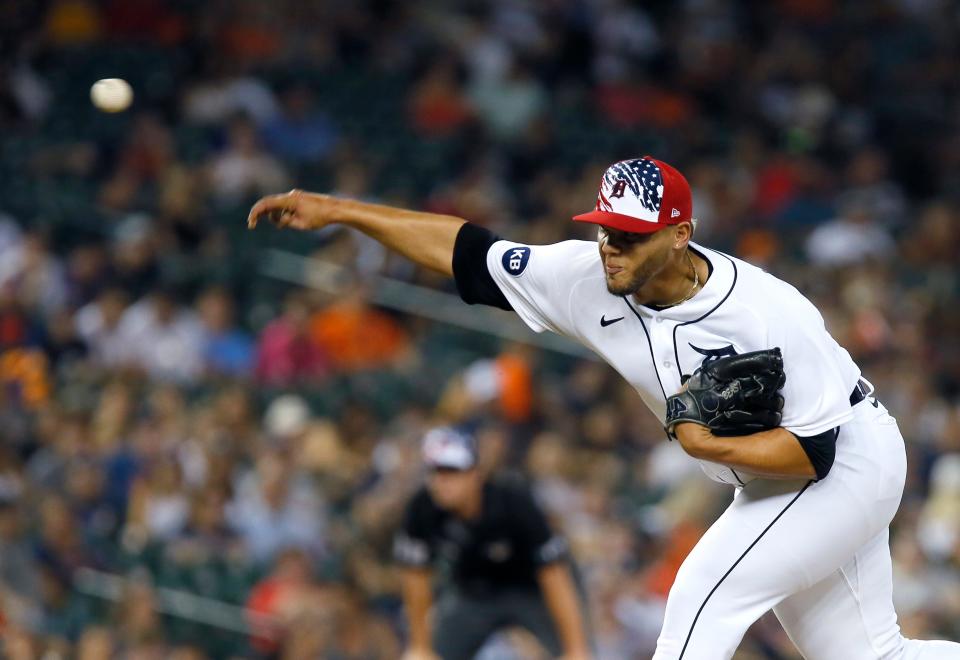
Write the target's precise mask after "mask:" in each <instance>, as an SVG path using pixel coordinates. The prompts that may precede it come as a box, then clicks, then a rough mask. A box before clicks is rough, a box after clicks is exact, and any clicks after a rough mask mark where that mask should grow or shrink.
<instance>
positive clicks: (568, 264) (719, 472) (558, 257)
mask: <svg viewBox="0 0 960 660" xmlns="http://www.w3.org/2000/svg"><path fill="white" fill-rule="evenodd" d="M691 247H692V248H693V249H694V250H695V252H696V253H697V254H698V255H700V256H701V257H703V258H704V259H706V260H707V261H708V262H709V263H710V267H711V271H712V272H711V275H710V277H709V279H708V280H707V282H706V284H705V285H704V287H703V289H701V290H700V291H699V292H698V293H697V295H695V296H694V297H693V298H692V299H690V300H688V301H687V302H684V303H682V304H680V305H675V306H673V307H668V308H666V309H663V310H656V309H653V308H650V307H646V306H644V305H639V304H637V303H636V302H635V301H634V300H632V299H631V298H630V297H621V296H616V295H613V294H611V293H610V292H608V291H607V286H606V280H605V277H604V272H603V264H602V261H601V259H600V254H599V251H598V247H597V244H596V243H594V242H592V241H565V242H562V243H556V244H553V245H537V246H526V245H521V244H518V243H511V242H509V241H498V242H497V243H495V244H494V245H493V246H492V247H491V248H490V250H489V252H488V253H487V268H488V269H489V271H490V274H491V275H492V277H493V279H494V281H496V283H497V285H498V286H499V287H500V289H501V291H502V292H503V294H504V296H505V297H506V298H507V300H508V301H509V302H510V304H511V305H512V306H513V309H514V310H515V311H516V312H517V314H518V315H519V316H520V318H522V319H523V320H524V322H526V324H527V325H528V326H530V327H531V328H532V329H533V330H535V331H536V332H543V331H544V330H551V331H553V332H556V333H558V334H561V335H565V336H568V337H571V338H573V339H576V340H577V341H579V342H581V343H583V344H584V345H585V346H587V347H588V348H590V349H591V350H593V351H594V352H595V353H597V355H599V356H600V357H602V358H603V359H604V360H606V361H607V362H608V363H609V364H610V365H612V366H613V367H614V368H615V369H616V370H617V371H619V372H620V373H621V374H622V375H623V377H624V378H626V379H627V381H628V382H629V383H630V384H631V385H633V387H634V388H635V389H636V390H637V392H639V394H640V397H641V398H642V399H643V401H644V403H646V405H647V407H648V408H650V410H651V411H652V412H653V413H654V414H655V415H656V416H657V417H658V418H659V419H661V420H663V419H664V417H665V412H666V408H665V404H666V399H667V397H668V396H670V395H672V394H675V393H676V392H677V391H679V389H680V385H681V376H682V375H685V374H687V375H689V374H692V373H693V372H694V371H695V370H696V369H697V368H698V367H699V366H700V365H701V364H702V363H703V362H704V361H705V360H709V359H716V358H719V357H722V356H724V355H732V354H734V353H738V354H739V353H746V352H749V351H756V350H762V349H767V348H773V347H775V346H779V347H780V349H781V351H782V353H783V364H784V372H785V373H786V377H787V379H786V385H785V386H784V389H783V397H784V400H785V403H784V407H783V419H782V422H781V425H782V426H783V427H785V428H786V429H787V430H789V431H791V432H793V433H794V434H796V435H798V436H813V435H817V434H819V433H822V432H824V431H827V430H829V429H832V428H834V427H837V426H839V425H840V424H843V423H845V422H848V421H850V419H852V418H853V412H852V410H851V408H850V403H849V397H850V392H851V391H852V390H853V389H854V387H855V386H856V384H857V380H858V379H859V377H860V370H859V368H858V367H857V365H856V364H855V363H854V362H853V360H852V359H851V358H850V355H849V354H848V353H847V351H846V350H844V349H843V348H842V347H841V346H840V345H839V344H837V342H836V341H835V340H834V339H833V337H831V336H830V334H829V333H828V332H827V330H826V328H825V327H824V323H823V318H822V317H821V316H820V313H819V312H818V311H817V309H816V308H815V307H814V306H813V305H812V304H811V303H810V301H808V300H807V299H806V298H805V297H804V296H803V295H802V294H801V293H800V292H799V291H797V290H796V289H795V288H794V287H792V286H790V285H789V284H787V283H785V282H783V281H781V280H778V279H777V278H775V277H774V276H772V275H770V274H769V273H766V272H764V271H763V270H761V269H759V268H757V267H755V266H752V265H750V264H748V263H746V262H743V261H740V260H739V259H735V258H733V257H730V256H728V255H726V254H723V253H722V252H717V251H715V250H710V249H707V248H704V247H702V246H699V245H696V244H694V243H691ZM701 463H702V464H703V467H704V471H705V472H706V473H707V474H708V475H710V476H711V477H712V478H714V479H716V480H718V481H727V479H726V478H725V477H724V475H725V474H727V473H728V472H727V471H726V470H723V469H720V468H719V466H713V465H710V464H709V463H707V462H706V461H701ZM733 474H734V477H735V478H736V479H743V478H746V477H747V475H744V474H743V472H742V471H738V472H736V473H733ZM733 483H736V482H733Z"/></svg>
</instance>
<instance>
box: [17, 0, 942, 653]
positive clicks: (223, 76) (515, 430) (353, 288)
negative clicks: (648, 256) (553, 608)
mask: <svg viewBox="0 0 960 660" xmlns="http://www.w3.org/2000/svg"><path fill="white" fill-rule="evenodd" d="M958 44H960V9H958V7H957V5H956V3H952V2H948V1H947V0H882V1H878V2H870V3H846V2H839V0H803V1H795V0H777V1H776V2H755V1H747V0H744V1H742V2H732V1H724V0H684V1H682V2H645V3H633V2H627V1H626V0H548V1H545V2H533V1H532V0H528V1H519V2H518V1H516V0H486V1H480V0H475V1H470V2H467V1H464V2H440V1H429V0H423V1H418V2H392V1H390V0H363V1H358V2H349V3H342V2H327V1H321V0H317V1H315V2H302V1H300V0H274V1H273V2H270V3H263V2H259V1H258V0H232V1H230V2H226V1H220V0H217V1H213V2H203V3H195V2H191V1H188V0H169V1H165V0H140V1H138V2H136V3H130V2H125V1H124V0H43V1H39V2H38V1H35V0H9V1H7V2H4V3H2V6H0V626H2V630H3V651H2V653H3V655H4V657H8V658H33V657H44V658H66V657H76V658H81V659H83V660H93V659H100V658H113V657H123V658H137V659H143V660H153V659H154V658H157V659H160V658H169V659H178V660H186V659H191V660H193V659H200V658H227V657H237V658H268V657H275V658H288V659H291V660H292V659H301V658H303V659H306V658H320V657H322V658H332V659H337V660H341V659H342V660H347V659H351V660H352V659H356V660H360V659H363V660H366V659H368V658H369V659H379V658H384V659H385V658H395V657H398V655H399V653H400V649H402V646H403V640H404V635H405V630H404V624H403V619H402V616H401V612H400V607H399V600H398V593H397V576H396V573H395V569H394V567H393V566H392V565H391V562H390V544H391V539H392V535H393V533H394V531H395V529H396V526H397V524H398V521H399V513H400V511H401V510H402V506H403V504H404V501H405V499H406V497H407V496H408V495H409V494H410V493H411V492H412V490H413V489H414V488H415V487H416V486H417V485H418V483H419V481H420V479H421V478H422V474H421V466H420V464H419V457H418V441H419V438H420V437H421V434H422V433H423V431H424V429H426V428H428V427H429V425H430V424H432V423H435V422H436V421H438V420H443V421H445V422H452V423H458V424H462V425H464V426H466V427H468V428H471V429H472V430H474V431H476V432H477V433H478V434H479V436H480V440H481V448H482V452H483V454H484V460H485V461H486V465H487V466H488V468H489V469H507V470H523V471H525V472H526V473H527V474H528V475H529V477H530V479H531V480H532V483H533V485H534V488H535V491H536V493H537V494H538V496H539V497H541V498H542V501H543V503H544V504H545V506H546V507H547V509H548V510H549V511H551V512H552V513H553V514H555V516H556V524H557V526H558V527H559V528H561V529H562V530H563V531H564V532H565V533H566V534H567V535H568V537H569V538H570V540H571V543H572V547H573V550H574V555H575V556H576V558H577V560H578V562H579V564H580V567H581V570H582V573H583V575H584V578H585V581H586V585H587V588H588V593H589V596H590V603H589V605H590V616H591V621H592V626H593V629H594V632H595V637H596V640H597V644H598V657H599V658H603V659H611V660H612V659H622V658H634V657H646V656H648V655H649V654H650V653H651V651H652V648H653V645H654V642H655V639H656V635H657V632H658V628H659V622H660V619H661V616H662V611H663V604H664V598H665V595H666V593H667V591H668V589H669V586H670V584H671V581H672V579H673V576H674V574H675V571H676V569H677V567H678V566H679V564H680V562H681V561H682V559H683V557H684V556H685V553H686V552H687V551H688V550H689V549H690V548H691V547H692V546H693V544H694V543H695V542H696V540H697V539H698V538H699V535H700V534H701V533H702V532H703V530H704V529H706V527H707V526H708V525H709V523H710V522H711V521H712V520H713V519H714V518H715V517H716V515H718V513H719V512H720V511H722V509H723V508H724V506H725V505H726V503H727V502H728V501H729V498H730V496H731V493H730V492H729V491H728V490H725V489H723V488H720V487H719V486H716V485H713V484H711V483H710V482H708V481H707V480H706V478H705V477H704V476H703V475H702V474H700V472H699V469H698V468H697V466H696V463H695V462H694V461H692V460H690V459H688V458H687V457H686V456H685V455H684V454H683V452H682V450H680V449H679V448H678V447H677V446H676V445H675V444H669V443H667V442H665V437H664V434H663V432H662V430H661V428H660V423H659V421H658V420H656V419H653V418H652V416H651V415H650V414H649V413H648V412H646V410H645V409H644V408H643V407H642V406H641V405H640V401H639V400H638V399H637V397H636V394H635V393H634V392H633V391H631V390H630V389H629V387H627V386H626V385H625V384H624V383H622V382H621V381H620V379H619V378H618V377H617V376H616V375H615V374H613V373H612V372H611V370H610V369H609V368H607V367H606V366H603V365H601V364H599V363H597V362H594V361H591V360H577V359H573V358H571V357H569V356H560V355H557V354H554V353H552V352H551V351H548V350H545V349H543V348H537V347H536V346H528V345H523V344H509V343H499V342H496V341H493V340H491V339H490V338H489V337H485V336H480V335H477V334H474V333H471V332H468V331H465V330H455V329H451V328H448V327H445V326H442V325H441V324H438V323H432V322H429V321H426V320H425V319H424V318H421V317H419V316H418V315H417V314H410V313H408V314H401V313H398V312H394V311H390V310H388V309H384V308H382V307H378V306H375V305H373V304H372V303H371V295H372V294H373V293H374V291H373V289H374V288H375V286H376V284H375V283H376V282H377V281H378V280H377V279H376V278H377V277H380V276H389V277H390V278H393V279H399V280H403V281H406V282H411V283H417V284H422V285H427V286H432V287H436V288H438V289H441V290H443V291H446V292H451V291H452V288H451V284H450V283H449V282H444V281H441V280H439V279H437V278H436V277H435V276H432V275H430V274H428V273H423V272H419V271H417V270H416V269H414V268H413V267H411V266H410V264H408V263H406V262H403V261H402V260H399V259H397V258H394V257H392V256H390V255H387V254H385V253H384V252H383V251H382V250H381V249H380V248H379V247H378V246H377V245H376V244H375V243H373V242H372V241H370V240H368V239H365V238H364V237H362V236H359V235H356V234H352V233H350V232H347V231H344V230H339V229H333V230H328V231H324V232H320V233H319V234H317V235H287V234H282V233H280V232H276V231H273V230H271V229H269V228H266V229H260V230H258V231H257V232H256V233H254V234H247V233H244V229H243V226H244V221H245V217H246V210H247V208H249V204H250V203H251V202H252V201H253V200H254V199H255V198H256V197H257V196H259V195H261V194H267V193H273V192H282V191H284V190H286V189H289V188H290V187H291V186H293V185H296V186H298V187H303V188H308V189H316V190H323V191H331V192H335V193H336V194H340V195H347V196H353V197H359V198H364V199H370V200H376V201H381V202H385V203H392V204H397V205H402V206H410V207H415V208H421V209H426V210H433V211H437V212H444V213H451V214H456V215H460V216H462V217H464V218H467V219H469V220H471V221H473V222H477V223H480V224H484V225H486V226H487V227H489V228H491V229H493V230H495V231H497V232H498V233H500V234H502V235H504V236H506V237H509V238H511V239H513V240H519V241H526V242H530V243H544V242H553V241H558V240H564V239H567V238H590V236H589V235H588V234H586V233H584V231H586V230H584V228H582V227H574V226H573V223H571V222H569V218H570V216H571V215H573V214H574V213H577V212H582V211H585V210H588V209H589V208H590V207H591V206H592V205H593V202H594V195H595V189H596V181H597V180H598V179H599V176H600V173H601V172H602V168H603V167H604V166H605V165H606V164H607V163H609V162H611V161H613V160H617V159H621V158H625V157H630V156H638V155H642V154H643V153H651V154H654V155H656V156H657V157H658V158H662V159H664V160H666V161H667V162H670V163H671V164H674V165H676V166H677V167H678V168H680V169H681V171H683V172H685V174H686V175H687V177H688V178H689V180H690V182H691V184H692V187H693V190H694V210H695V214H696V215H697V216H698V218H699V222H698V226H697V236H696V238H697V239H698V240H699V241H701V242H703V243H705V244H707V245H711V246H714V247H717V248H720V249H724V250H728V251H730V252H731V253H733V254H736V255H737V256H740V257H742V258H744V259H747V260H749V261H752V262H754V263H757V264H759V265H762V266H763V267H764V268H766V269H768V270H770V271H771V272H773V273H775V274H777V275H779V276H781V277H784V278H785V279H787V280H788V281H790V282H792V283H794V284H795V285H797V286H798V287H799V288H800V289H801V290H802V291H803V292H804V293H805V294H806V295H807V296H808V297H810V298H811V299H812V300H813V301H814V302H815V303H816V304H817V305H818V307H819V308H820V310H821V311H822V312H823V314H824V316H825V318H826V320H827V325H828V327H829V329H830V330H831V332H832V333H833V334H834V336H835V337H836V338H837V339H838V340H839V341H840V343H841V344H842V345H843V346H845V347H846V348H847V349H848V350H849V351H850V352H851V354H852V355H853V356H854V358H855V359H856V360H857V362H858V363H859V364H860V366H861V368H862V369H863V372H864V375H865V376H866V378H867V379H869V380H870V381H871V382H873V384H874V385H875V386H876V388H877V396H878V397H879V398H880V399H881V400H882V401H883V402H884V403H885V405H886V406H887V407H888V408H889V409H890V410H891V412H892V413H893V414H894V415H895V416H896V417H897V418H898V421H899V423H900V426H901V429H902V431H903V433H904V436H905V437H906V438H907V440H908V451H909V459H910V474H909V477H908V482H907V488H906V492H905V494H904V500H903V503H902V505H901V509H900V512H899V514H898V516H897V518H896V520H895V521H894V523H893V525H892V528H891V548H892V553H893V558H894V572H895V591H896V593H895V599H896V603H897V608H898V612H899V614H900V620H901V626H902V628H903V630H904V633H905V634H907V635H908V636H910V637H926V636H935V635H936V636H945V637H949V638H952V639H958V638H960V343H958V342H957V337H958V336H960V306H958V305H957V304H956V300H957V296H958V293H960V265H958V264H960V194H958V193H960V155H958V154H960V52H958V50H960V45H958ZM112 76H119V77H125V78H127V79H129V80H130V81H131V83H132V84H133V87H134V91H135V94H136V96H135V100H134V104H133V106H132V108H131V109H130V110H128V111H127V112H125V113H122V114H117V115H107V114H104V113H100V112H98V111H97V110H95V109H94V108H93V107H92V106H91V105H90V103H89V100H88V97H87V94H88V90H89V86H90V84H92V83H93V82H94V81H95V80H96V79H98V78H102V77H112ZM277 249H282V250H284V251H286V252H289V253H293V254H298V255H304V256H313V257H317V258H318V259H322V260H323V262H324V263H327V264H333V265H338V266H342V267H345V268H346V272H348V273H352V274H353V276H352V277H348V278H346V281H343V282H340V285H341V286H340V287H339V289H338V291H339V292H338V293H337V294H336V295H331V294H330V293H329V292H325V291H320V290H316V289H313V288H298V287H295V286H293V285H290V284H287V283H285V282H282V281H280V280H278V279H276V278H272V277H270V276H268V274H266V273H265V272H264V270H263V269H264V264H265V263H266V261H265V256H266V255H267V254H268V253H271V254H274V253H275V251H276V250H277ZM340 279H344V278H342V277H341V278H340ZM490 313H491V314H495V313H499V312H492V311H491V312H490ZM531 341H534V339H533V338H532V337H531ZM485 653H486V655H485V656H484V657H488V658H528V657H529V658H532V657H537V655H536V651H535V650H531V648H530V645H529V641H528V640H525V639H524V638H523V637H522V635H519V634H518V635H513V634H511V635H509V636H507V637H505V638H503V639H498V640H496V641H495V642H494V643H493V644H492V645H491V647H490V648H488V649H487V650H486V651H485ZM738 657H741V658H768V659H777V658H782V659H788V658H797V657H798V656H797V655H796V653H795V652H794V651H792V650H791V646H790V643H789V641H788V640H786V638H785V637H784V635H783V633H782V631H780V630H779V627H778V625H777V624H776V621H775V620H773V619H770V618H764V619H763V620H761V621H760V622H758V624H757V625H755V626H754V628H753V629H751V631H750V633H749V635H748V637H747V639H746V640H745V642H744V645H743V650H742V651H741V654H740V656H738Z"/></svg>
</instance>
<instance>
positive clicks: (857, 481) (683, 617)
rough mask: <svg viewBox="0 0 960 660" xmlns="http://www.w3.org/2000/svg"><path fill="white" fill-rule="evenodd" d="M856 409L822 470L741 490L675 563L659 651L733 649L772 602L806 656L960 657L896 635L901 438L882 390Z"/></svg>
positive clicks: (958, 648)
mask: <svg viewBox="0 0 960 660" xmlns="http://www.w3.org/2000/svg"><path fill="white" fill-rule="evenodd" d="M854 412H855V417H854V419H853V420H852V421H850V422H849V423H847V424H844V425H843V426H841V427H840V433H839V436H838V437H837V454H836V460H835V462H834V464H833V468H832V469H831V471H830V474H829V475H827V477H826V478H825V479H823V480H822V481H818V482H815V483H814V482H806V481H802V482H797V481H777V480H766V479H757V480H755V481H752V482H750V483H748V484H747V485H746V486H745V487H743V488H742V489H740V490H739V491H738V493H737V494H736V496H735V497H734V500H733V502H732V503H731V505H730V506H729V508H727V510H726V511H725V512H724V513H723V515H722V516H720V518H719V519H718V520H717V521H716V522H715V523H714V524H713V526H711V527H710V529H709V530H707V532H706V534H704V536H703V538H702V539H701V540H700V542H699V543H698V544H697V546H696V547H695V548H694V549H693V551H692V552H691V553H690V555H689V556H688V557H687V559H686V560H685V561H684V563H683V565H682V566H681V567H680V571H679V573H678V575H677V579H676V582H675V583H674V585H673V588H672V589H671V590H670V595H669V597H668V599H667V608H666V615H665V618H664V623H663V629H662V630H661V633H660V638H659V639H658V641H657V651H656V653H655V654H654V656H653V658H654V660H679V659H682V660H718V659H724V658H730V657H732V656H733V654H734V652H735V651H736V649H737V646H738V645H739V644H740V640H741V639H742V638H743V635H744V633H746V631H747V628H749V627H750V625H751V624H752V623H753V622H754V621H756V620H757V619H758V618H760V616H762V615H763V614H764V613H765V612H766V611H767V610H769V609H771V608H772V609H773V611H774V613H775V614H776V615H777V618H778V619H779V620H780V623H781V624H782V625H783V627H784V629H785V630H786V632H787V634H788V635H789V636H790V639H791V640H793V643H794V644H795V645H796V646H797V648H798V649H799V650H800V652H801V653H802V654H803V656H804V657H805V658H807V660H867V659H870V660H877V659H882V660H894V659H896V660H900V659H909V660H913V659H919V660H941V659H947V658H951V659H954V660H958V659H960V644H954V643H951V642H927V641H915V640H908V639H905V638H904V637H903V636H902V635H901V634H900V628H899V626H898V625H897V616H896V612H894V609H893V593H892V592H893V584H892V568H891V562H890V549H889V545H888V539H887V526H888V525H889V524H890V520H891V519H892V518H893V515H894V514H895V513H896V511H897V508H898V506H899V505H900V497H901V495H902V494H903V484H904V479H905V476H906V454H905V451H904V445H903V437H902V436H901V435H900V430H899V429H898V428H897V423H896V421H895V420H894V419H893V417H891V416H890V415H889V414H888V413H887V410H886V409H885V408H884V407H883V405H881V404H879V403H878V402H877V401H876V400H875V399H873V398H867V399H865V400H864V401H862V402H860V403H859V404H857V405H856V406H855V408H854Z"/></svg>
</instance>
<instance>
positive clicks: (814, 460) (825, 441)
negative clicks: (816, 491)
mask: <svg viewBox="0 0 960 660" xmlns="http://www.w3.org/2000/svg"><path fill="white" fill-rule="evenodd" d="M839 434H840V428H839V427H837V428H832V429H830V430H829V431H824V432H823V433H820V434H818V435H811V436H808V437H800V436H799V435H796V434H794V436H795V437H796V438H797V440H798V441H799V442H800V446H801V447H803V451H805V452H806V453H807V457H808V458H809V459H810V463H811V464H812V465H813V469H814V470H815V471H816V473H817V481H820V480H821V479H823V478H824V477H825V476H827V473H828V472H830V468H831V467H833V459H834V458H835V457H836V455H837V436H838V435H839Z"/></svg>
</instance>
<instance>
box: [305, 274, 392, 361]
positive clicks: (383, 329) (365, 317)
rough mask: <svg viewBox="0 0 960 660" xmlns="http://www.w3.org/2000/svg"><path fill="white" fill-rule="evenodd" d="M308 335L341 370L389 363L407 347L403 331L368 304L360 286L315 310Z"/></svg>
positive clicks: (388, 317) (385, 315)
mask: <svg viewBox="0 0 960 660" xmlns="http://www.w3.org/2000/svg"><path fill="white" fill-rule="evenodd" d="M310 337H311V339H312V340H313V342H314V343H315V344H316V345H317V346H319V347H320V348H321V349H322V350H323V352H324V353H325V354H327V355H329V356H330V360H331V362H332V363H333V365H334V366H335V367H336V368H337V369H339V370H342V371H358V370H363V369H377V368H381V367H387V366H390V365H391V364H393V363H395V362H397V361H398V360H400V359H402V358H403V357H404V356H405V355H406V354H407V351H408V349H409V348H410V339H409V337H407V333H406V332H405V331H404V330H403V328H401V327H400V325H399V324H398V323H397V322H396V321H395V320H394V319H393V318H392V317H390V316H389V315H387V314H385V313H383V312H381V311H378V310H376V309H373V308H372V307H370V305H369V304H368V302H367V298H366V295H365V292H364V290H363V288H362V287H357V288H355V289H353V290H352V291H349V292H347V293H346V294H345V295H343V296H341V297H340V298H339V299H338V300H337V301H336V302H334V303H333V304H332V305H330V306H328V307H326V308H324V309H322V310H320V311H318V312H316V313H315V314H314V315H313V316H312V317H311V319H310Z"/></svg>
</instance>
